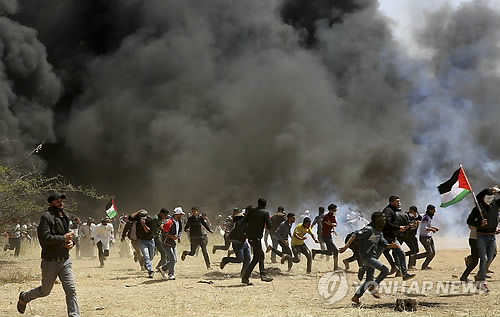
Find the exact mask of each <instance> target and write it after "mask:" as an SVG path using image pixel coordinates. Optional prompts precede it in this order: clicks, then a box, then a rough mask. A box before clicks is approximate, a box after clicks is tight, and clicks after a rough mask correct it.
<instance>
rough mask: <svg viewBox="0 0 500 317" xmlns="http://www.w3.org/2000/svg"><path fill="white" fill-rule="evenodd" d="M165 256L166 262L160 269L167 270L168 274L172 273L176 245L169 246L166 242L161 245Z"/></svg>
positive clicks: (175, 260) (175, 256)
mask: <svg viewBox="0 0 500 317" xmlns="http://www.w3.org/2000/svg"><path fill="white" fill-rule="evenodd" d="M161 246H162V247H163V250H164V251H165V255H166V256H167V263H165V265H163V266H162V267H161V270H163V271H165V272H168V275H174V273H175V263H177V248H176V246H173V247H172V246H169V245H166V244H162V245H161Z"/></svg>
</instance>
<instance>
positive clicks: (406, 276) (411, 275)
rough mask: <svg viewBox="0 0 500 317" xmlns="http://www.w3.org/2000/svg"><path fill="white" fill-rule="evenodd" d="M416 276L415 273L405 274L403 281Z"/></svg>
mask: <svg viewBox="0 0 500 317" xmlns="http://www.w3.org/2000/svg"><path fill="white" fill-rule="evenodd" d="M414 277H415V274H410V273H406V274H405V275H403V281H408V280H411V279H412V278H414Z"/></svg>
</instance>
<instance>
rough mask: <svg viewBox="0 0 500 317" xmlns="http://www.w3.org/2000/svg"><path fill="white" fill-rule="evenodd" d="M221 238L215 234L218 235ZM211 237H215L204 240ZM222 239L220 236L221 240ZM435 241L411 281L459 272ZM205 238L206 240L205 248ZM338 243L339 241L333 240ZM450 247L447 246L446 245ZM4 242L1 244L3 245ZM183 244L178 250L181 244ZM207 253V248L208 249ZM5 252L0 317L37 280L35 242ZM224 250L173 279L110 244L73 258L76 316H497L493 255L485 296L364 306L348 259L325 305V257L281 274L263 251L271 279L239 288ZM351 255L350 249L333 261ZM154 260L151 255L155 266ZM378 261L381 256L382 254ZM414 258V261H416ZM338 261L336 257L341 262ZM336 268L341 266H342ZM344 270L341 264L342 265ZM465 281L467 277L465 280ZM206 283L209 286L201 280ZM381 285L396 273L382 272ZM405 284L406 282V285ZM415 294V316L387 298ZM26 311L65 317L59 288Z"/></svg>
mask: <svg viewBox="0 0 500 317" xmlns="http://www.w3.org/2000/svg"><path fill="white" fill-rule="evenodd" d="M218 239H220V237H218ZM211 240H212V242H213V241H214V240H215V239H214V238H212V239H211ZM221 240H222V239H220V240H219V242H221ZM437 242H438V251H437V252H438V253H437V255H436V257H435V258H434V260H433V262H432V264H431V266H432V268H433V270H432V271H425V272H424V271H420V270H418V271H415V273H416V274H417V277H416V279H415V280H416V281H419V282H422V281H424V280H429V281H456V280H458V276H459V275H460V274H461V272H462V271H463V269H464V260H463V258H464V256H466V255H467V254H468V250H467V249H454V250H450V249H448V250H446V249H445V245H447V244H448V243H445V242H444V241H441V242H439V240H438V241H437ZM211 244H212V243H210V245H211ZM339 244H340V243H339ZM448 245H449V244H448ZM2 246H3V244H2ZM187 247H188V243H187V241H183V243H182V244H181V245H180V247H179V249H178V254H179V255H180V251H181V250H184V249H187ZM209 250H211V247H209ZM11 253H12V251H11V252H10V253H8V252H3V250H1V251H0V266H1V269H0V316H1V317H6V316H9V317H10V316H20V315H19V314H18V313H17V310H16V307H15V305H16V302H17V297H18V294H19V292H20V291H21V290H28V289H30V288H32V287H36V286H38V285H39V280H40V260H39V249H38V247H37V246H32V247H28V248H25V250H24V251H23V252H22V254H21V257H20V259H15V258H14V257H13V256H12V255H11ZM224 254H225V252H224V251H218V252H217V254H216V255H212V254H211V253H210V259H211V261H212V267H213V269H212V270H210V271H209V270H206V268H205V266H204V263H203V257H202V255H201V254H200V255H199V256H195V257H188V258H187V259H186V261H184V262H182V261H180V260H179V262H178V263H177V265H176V277H177V279H176V280H175V281H166V280H163V279H162V277H161V276H160V275H159V274H155V277H154V279H147V278H146V275H147V274H145V273H144V272H140V271H139V265H138V264H137V263H134V261H133V259H131V258H120V257H119V255H118V246H115V247H114V248H112V249H111V255H110V257H109V258H108V259H107V261H106V265H105V267H104V268H99V263H98V260H97V259H74V260H73V271H74V275H75V283H76V288H77V292H78V300H79V305H80V310H81V314H82V316H89V317H93V316H108V317H109V316H148V317H152V316H395V315H396V316H397V315H402V314H404V315H406V314H411V316H495V317H497V316H499V315H500V292H499V286H500V283H499V278H498V277H499V276H500V267H499V265H498V263H499V260H498V259H496V260H495V262H494V263H493V266H492V269H493V270H494V271H495V274H492V279H491V280H490V281H489V288H490V292H489V293H488V294H472V295H471V294H463V293H462V294H458V295H456V294H451V295H443V294H442V295H433V294H431V293H427V295H426V294H416V293H415V292H413V293H412V294H410V295H409V296H408V295H405V294H403V293H401V292H396V293H395V294H394V295H383V296H382V298H381V299H375V298H373V297H372V296H371V295H369V294H366V295H365V296H363V297H362V302H363V305H362V306H361V307H359V308H353V307H351V304H350V297H351V296H352V294H353V293H354V290H355V289H354V286H353V281H355V280H356V275H355V273H354V271H357V265H356V264H354V263H353V265H352V268H351V270H352V271H353V272H347V281H348V284H349V290H348V293H347V295H346V296H345V298H343V299H342V300H340V301H338V302H336V303H333V304H331V305H326V304H324V303H323V301H322V299H321V297H320V295H319V292H318V282H319V280H320V278H321V276H322V275H323V274H325V273H328V272H330V271H331V267H332V262H331V261H329V262H327V261H325V260H324V259H316V260H315V261H314V262H313V274H311V275H305V258H304V257H302V260H303V261H301V263H299V264H297V265H294V267H293V269H292V272H291V273H286V265H284V266H281V265H279V264H271V263H270V257H269V254H266V268H274V269H272V271H273V274H272V276H273V277H274V281H273V282H272V283H265V282H261V281H260V280H259V279H257V278H255V277H256V276H253V277H254V278H252V281H253V282H254V285H252V286H243V285H242V284H241V283H240V279H239V270H240V268H241V266H240V264H228V265H227V266H226V267H225V268H224V270H223V271H221V270H220V268H219V267H218V265H219V263H220V259H221V258H222V257H223V256H224ZM348 256H350V251H348V252H346V253H345V254H342V255H341V256H340V259H341V260H342V259H344V258H346V257H348ZM158 260H159V257H158V258H155V259H154V260H153V264H154V265H156V263H157V262H158ZM382 261H383V262H384V261H385V259H382ZM419 263H421V262H419ZM341 264H342V262H341ZM341 266H342V265H341ZM342 267H343V266H342ZM470 278H472V276H471V277H470ZM200 281H206V282H209V281H212V282H213V283H212V284H208V283H200ZM386 281H387V282H391V281H392V282H395V281H399V283H402V280H401V278H395V277H389V278H387V279H386ZM408 283H410V282H408ZM409 297H411V298H415V299H416V300H417V302H418V311H417V312H416V313H405V312H403V313H397V312H395V311H394V303H395V302H396V299H398V298H409ZM25 315H26V316H65V315H66V304H65V300H64V292H63V290H62V287H61V285H60V284H59V285H55V286H54V289H53V291H52V293H51V294H50V295H49V296H48V297H46V298H42V299H38V300H35V301H33V302H31V303H30V304H29V305H28V308H27V310H26V313H25Z"/></svg>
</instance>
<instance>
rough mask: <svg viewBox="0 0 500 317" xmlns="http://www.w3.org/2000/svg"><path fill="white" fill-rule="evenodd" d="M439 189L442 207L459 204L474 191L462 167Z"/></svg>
mask: <svg viewBox="0 0 500 317" xmlns="http://www.w3.org/2000/svg"><path fill="white" fill-rule="evenodd" d="M438 189H439V194H441V207H448V206H451V205H453V204H456V203H458V202H459V201H461V200H462V199H464V197H465V196H467V195H468V194H469V193H470V192H471V191H472V190H471V188H470V186H469V183H468V182H467V179H466V178H465V174H464V170H463V169H462V168H461V167H460V168H459V169H458V170H456V171H455V173H453V176H452V177H451V178H450V179H449V180H447V181H446V182H444V183H442V184H441V185H439V186H438Z"/></svg>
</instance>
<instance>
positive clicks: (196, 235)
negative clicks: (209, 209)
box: [181, 207, 213, 269]
mask: <svg viewBox="0 0 500 317" xmlns="http://www.w3.org/2000/svg"><path fill="white" fill-rule="evenodd" d="M191 215H192V216H191V217H189V218H188V221H187V222H186V226H185V227H184V231H185V232H188V231H189V236H190V237H191V251H183V252H182V255H181V260H182V261H184V260H185V259H186V256H188V255H189V256H194V255H195V254H196V248H198V247H200V248H201V252H203V258H204V259H205V265H206V266H207V269H210V258H209V257H208V252H207V245H206V243H205V237H204V235H203V232H202V231H201V226H203V227H205V229H207V230H208V232H210V233H213V231H212V230H210V228H209V227H208V225H207V223H206V222H205V219H204V218H203V217H202V216H200V212H199V210H198V208H196V207H193V208H191Z"/></svg>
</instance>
